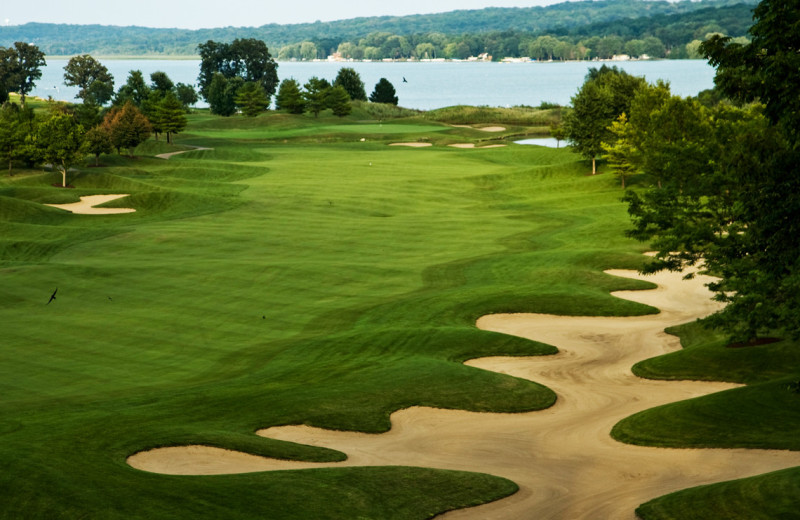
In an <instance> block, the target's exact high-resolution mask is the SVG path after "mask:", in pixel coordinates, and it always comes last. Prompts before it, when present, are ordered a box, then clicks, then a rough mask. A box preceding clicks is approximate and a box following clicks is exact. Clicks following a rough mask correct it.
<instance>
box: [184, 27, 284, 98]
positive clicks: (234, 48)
mask: <svg viewBox="0 0 800 520" xmlns="http://www.w3.org/2000/svg"><path fill="white" fill-rule="evenodd" d="M197 50H198V51H199V53H200V59H201V63H200V75H199V76H198V78H197V82H198V85H199V90H200V94H201V95H202V96H203V98H204V99H206V100H207V101H209V103H210V100H209V95H210V89H211V84H212V82H213V81H214V78H215V76H216V75H217V74H220V75H222V77H223V78H224V79H227V80H232V79H233V78H241V80H242V82H241V83H242V84H244V83H249V82H256V83H259V84H261V87H262V88H263V89H264V93H265V94H266V96H267V98H268V99H269V98H271V97H272V96H273V95H274V94H275V90H276V89H277V87H278V65H277V64H276V63H275V60H273V59H272V55H271V54H270V53H269V49H268V48H267V45H266V44H265V43H264V42H263V41H261V40H257V39H255V38H246V39H236V40H234V41H233V42H232V43H219V42H215V41H213V40H209V41H207V42H206V43H201V44H200V45H198V46H197ZM230 85H234V84H233V83H232V84H230ZM233 95H234V96H235V95H236V93H235V92H233Z"/></svg>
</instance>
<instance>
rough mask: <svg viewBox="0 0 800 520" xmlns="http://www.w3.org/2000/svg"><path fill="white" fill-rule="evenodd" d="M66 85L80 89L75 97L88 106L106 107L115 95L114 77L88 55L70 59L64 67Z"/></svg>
mask: <svg viewBox="0 0 800 520" xmlns="http://www.w3.org/2000/svg"><path fill="white" fill-rule="evenodd" d="M64 84H66V85H69V86H76V87H79V88H80V90H79V91H78V94H77V95H76V96H75V97H77V98H81V99H82V100H83V102H84V103H85V104H88V105H104V104H106V103H107V102H108V101H109V100H110V99H111V97H112V96H113V95H114V76H112V75H111V73H110V72H108V69H107V68H106V67H105V66H104V65H103V64H101V63H100V62H99V61H97V60H95V59H94V58H93V57H91V56H90V55H88V54H84V55H81V56H73V57H72V58H70V60H69V62H67V64H66V66H65V67H64Z"/></svg>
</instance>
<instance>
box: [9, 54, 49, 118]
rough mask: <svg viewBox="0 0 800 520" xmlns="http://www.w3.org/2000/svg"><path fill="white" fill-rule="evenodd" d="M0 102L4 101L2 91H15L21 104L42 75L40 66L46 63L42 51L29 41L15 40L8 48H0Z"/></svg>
mask: <svg viewBox="0 0 800 520" xmlns="http://www.w3.org/2000/svg"><path fill="white" fill-rule="evenodd" d="M0 61H1V62H0V91H2V92H0V103H3V102H5V99H2V98H3V92H5V95H6V96H7V95H8V92H16V93H17V94H19V96H20V100H21V102H22V104H23V105H24V104H25V97H26V96H27V95H28V93H29V92H30V91H31V90H33V87H35V86H36V81H37V80H38V79H40V78H41V77H42V67H43V66H44V65H46V62H45V59H44V53H43V52H42V51H40V50H39V47H37V46H36V45H33V44H30V43H24V42H15V43H14V46H13V47H9V48H8V49H2V48H0Z"/></svg>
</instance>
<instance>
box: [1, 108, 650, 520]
mask: <svg viewBox="0 0 800 520" xmlns="http://www.w3.org/2000/svg"><path fill="white" fill-rule="evenodd" d="M376 127H377V130H376ZM384 127H390V128H384ZM237 128H238V129H240V131H239V132H238V133H237V132H236V131H234V130H236V129H237ZM382 128H383V130H381V129H382ZM459 131H460V130H459V129H452V128H449V127H445V126H436V125H431V124H429V123H424V122H419V121H416V122H415V121H411V122H410V124H405V123H404V122H398V123H393V124H391V125H383V127H381V126H380V124H370V125H362V124H357V123H354V122H351V123H348V122H345V123H342V122H341V121H338V120H337V121H336V122H334V121H325V120H324V119H322V118H321V119H320V122H315V121H312V120H309V119H304V118H288V117H285V116H280V115H276V116H274V117H266V118H257V119H255V120H240V119H236V118H234V119H218V118H213V117H209V116H207V115H198V116H193V120H192V122H191V124H190V127H189V128H188V129H187V132H188V133H187V134H185V135H184V136H182V137H183V139H184V141H183V143H182V144H183V145H192V146H201V147H205V148H213V150H198V151H194V152H192V153H190V154H185V155H179V156H174V157H172V158H171V159H169V160H168V161H165V160H162V159H157V158H155V157H153V156H154V155H156V154H160V153H169V152H170V151H178V150H181V149H185V148H184V147H181V148H172V149H170V147H167V146H166V145H165V144H164V143H155V142H150V143H148V144H147V146H146V147H144V148H143V149H142V150H141V151H140V152H139V153H140V157H139V158H137V159H128V158H121V157H116V156H109V157H105V156H104V157H102V158H101V159H102V162H103V163H104V165H105V166H104V167H101V168H87V169H85V170H83V171H82V172H81V173H80V174H78V175H76V176H75V178H74V179H72V180H71V183H72V184H73V185H74V186H75V187H76V188H75V189H74V190H59V189H55V188H52V187H51V185H52V184H53V183H54V182H56V181H57V180H58V179H57V177H58V175H57V174H51V173H38V172H21V173H20V172H17V174H16V175H15V176H14V177H11V178H9V177H4V178H3V180H2V181H0V262H1V263H0V276H2V280H3V285H2V289H1V290H0V291H1V292H0V294H1V295H2V298H0V322H1V323H3V334H2V345H1V346H2V348H0V392H2V395H3V400H2V402H0V438H2V443H0V463H2V467H3V472H0V492H1V493H2V495H3V496H4V501H3V506H2V508H0V517H3V518H47V519H53V518H86V517H97V518H110V519H113V518H125V519H131V518H253V517H255V516H259V515H260V516H268V517H270V518H311V517H314V518H358V517H360V516H363V517H371V518H388V517H391V518H429V517H431V516H433V515H435V514H438V513H440V512H442V511H447V510H450V509H454V508H460V507H465V506H469V505H475V504H478V503H482V502H486V501H490V500H495V499H497V498H500V497H503V496H507V495H509V494H511V493H513V492H514V491H515V490H516V486H515V485H514V484H513V483H511V482H509V481H507V480H504V479H499V478H496V477H490V476H487V475H480V474H474V473H461V472H449V471H438V470H428V469H421V468H341V469H338V468H337V469H324V470H313V471H308V472H291V473H269V474H263V473H259V474H251V475H240V476H219V477H209V478H189V479H187V478H180V477H170V476H163V475H153V474H148V473H145V472H139V471H136V470H134V469H131V468H130V467H128V466H127V465H126V464H125V460H126V458H127V457H128V456H129V455H131V454H132V453H135V452H138V451H141V450H145V449H148V448H154V447H159V446H170V445H188V444H203V445H209V446H215V447H220V448H226V449H232V450H238V451H242V452H246V453H251V454H255V455H263V456H271V457H277V458H290V459H299V460H312V461H335V460H341V459H342V458H343V454H342V453H340V452H337V451H333V450H329V449H324V448H318V447H309V446H301V445H298V444H293V443H289V442H285V441H279V440H273V439H264V438H259V437H257V436H255V435H253V432H255V431H256V430H257V429H259V428H266V427H270V426H278V425H286V424H307V425H313V426H318V427H325V428H335V429H346V430H358V431H364V432H381V431H385V430H386V429H388V428H389V425H390V422H389V416H390V414H391V413H392V412H394V411H396V410H398V409H403V408H407V407H410V406H431V407H442V408H452V409H466V410H472V411H493V412H519V411H529V410H537V409H542V408H545V407H548V406H550V405H551V404H552V403H553V401H554V394H553V392H552V391H550V390H548V389H547V388H545V387H543V386H541V385H538V384H536V383H533V382H530V381H526V380H524V379H520V378H516V377H512V376H508V375H500V374H496V373H491V372H487V371H483V370H479V369H477V368H474V367H469V366H465V365H463V364H462V362H463V361H464V360H466V359H470V358H475V357H479V356H490V355H539V354H551V353H554V352H555V349H554V348H552V347H549V346H547V345H543V344H540V343H535V342H531V341H527V340H523V339H519V338H512V337H508V336H504V335H500V334H495V333H490V332H483V331H479V330H477V329H475V327H474V322H475V319H477V318H478V317H479V316H481V315H483V314H487V313H495V312H507V311H533V312H548V313H558V314H578V315H606V314H614V315H625V314H644V313H648V312H652V311H653V309H652V308H649V307H646V306H643V305H638V304H634V303H631V302H624V301H621V300H618V299H614V298H611V297H610V296H609V291H611V290H619V289H634V288H643V287H646V286H647V284H645V283H643V282H638V281H633V280H622V279H615V278H612V277H610V276H607V275H605V274H603V273H602V269H604V268H607V267H608V266H616V267H628V268H633V267H636V266H638V265H639V264H640V262H641V260H640V257H639V255H638V253H639V252H640V251H639V250H638V249H637V246H636V245H635V244H633V243H631V242H630V241H628V240H626V239H624V238H623V233H622V230H623V228H624V226H625V214H624V208H623V207H622V205H621V204H620V203H619V201H618V199H619V196H620V192H619V190H618V188H617V187H616V185H615V182H614V180H613V179H612V178H610V177H608V176H598V177H594V178H592V177H587V176H585V175H584V173H585V172H584V170H585V166H583V165H582V164H581V163H580V162H578V161H577V158H576V157H575V156H573V155H571V154H570V153H569V152H568V151H565V150H549V149H539V148H536V147H520V146H510V147H507V148H502V149H493V150H474V151H469V152H465V151H463V150H455V149H450V148H447V147H446V146H443V144H447V143H449V142H463V140H464V137H463V136H460V137H459V136H458V134H457V132H459ZM371 132H374V133H371ZM361 139H365V140H364V141H363V142H362V141H361ZM420 139H429V140H432V141H434V142H435V144H437V146H435V147H434V148H432V149H427V150H412V149H403V148H391V147H388V146H387V144H389V143H390V142H400V141H403V142H415V141H419V140H420ZM108 193H130V194H131V195H130V196H129V197H128V198H126V199H123V200H122V201H115V202H113V203H110V205H119V206H126V207H132V208H136V210H137V211H136V213H131V214H128V215H109V216H103V215H99V216H96V215H86V216H83V215H73V214H69V213H66V212H63V211H60V210H57V209H54V208H49V207H47V206H44V204H45V203H56V204H57V203H71V202H77V201H78V200H79V197H81V196H86V195H99V194H108ZM56 287H58V298H57V300H56V301H54V302H53V303H51V304H50V305H46V303H47V299H48V298H49V296H50V294H52V293H53V290H54V289H55V288H56Z"/></svg>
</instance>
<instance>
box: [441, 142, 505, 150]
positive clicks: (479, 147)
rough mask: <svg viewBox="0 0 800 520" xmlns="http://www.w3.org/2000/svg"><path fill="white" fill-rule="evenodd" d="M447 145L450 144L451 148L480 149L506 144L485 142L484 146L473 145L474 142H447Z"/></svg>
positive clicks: (499, 146)
mask: <svg viewBox="0 0 800 520" xmlns="http://www.w3.org/2000/svg"><path fill="white" fill-rule="evenodd" d="M447 146H451V147H453V148H477V149H479V150H480V149H483V148H503V147H505V146H506V145H504V144H487V145H486V146H475V143H456V144H449V145H447Z"/></svg>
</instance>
